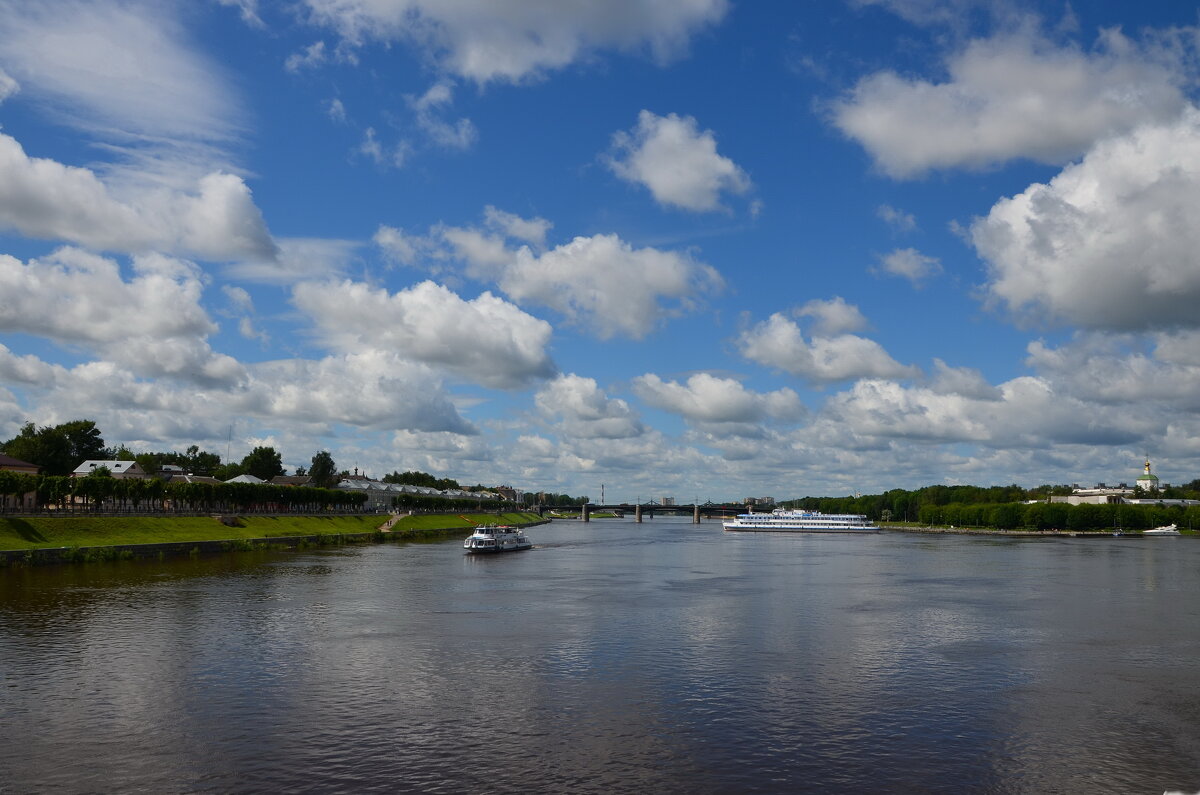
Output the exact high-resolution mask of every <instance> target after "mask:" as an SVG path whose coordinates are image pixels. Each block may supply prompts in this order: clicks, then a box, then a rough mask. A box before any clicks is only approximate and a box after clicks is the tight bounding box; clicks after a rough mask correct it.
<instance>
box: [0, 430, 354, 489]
mask: <svg viewBox="0 0 1200 795" xmlns="http://www.w3.org/2000/svg"><path fill="white" fill-rule="evenodd" d="M0 450H2V451H3V452H4V453H6V454H8V455H10V456H12V457H13V458H17V459H20V460H22V461H28V462H29V463H31V464H37V465H38V466H39V467H40V468H41V474H43V475H51V476H62V475H70V474H71V473H72V472H74V471H75V469H76V468H77V467H78V466H79V465H80V464H82V463H83V462H84V461H136V462H137V464H138V466H140V467H141V468H142V470H143V471H145V472H146V473H147V474H150V475H156V474H158V473H159V472H161V471H162V470H163V467H165V466H167V465H172V466H177V467H179V468H181V469H183V470H184V471H185V472H187V473H189V474H193V475H207V476H211V477H213V478H216V479H217V480H222V481H224V480H232V479H233V478H236V477H237V476H239V475H253V476H254V477H256V478H258V479H259V480H267V481H269V480H271V479H272V478H274V477H276V476H277V475H283V474H286V472H287V470H286V469H285V468H284V466H283V456H282V455H280V453H279V451H277V450H276V449H275V448H273V447H255V448H254V449H253V450H251V451H250V452H249V453H247V454H246V456H245V457H243V458H242V460H241V461H238V462H229V463H222V461H221V456H219V455H217V454H216V453H210V452H208V451H206V450H201V449H200V448H199V447H198V446H197V445H192V446H190V447H188V448H187V450H186V451H184V452H182V453H180V452H176V451H170V452H165V453H152V452H151V453H134V452H133V451H132V450H130V449H129V448H127V447H125V446H124V445H120V446H118V447H114V448H110V447H107V446H106V445H105V444H104V437H103V436H101V434H100V429H99V428H97V427H96V423H95V422H94V421H92V420H73V421H71V422H64V423H62V424H61V425H44V426H42V427H38V426H36V425H34V424H33V423H32V422H29V423H26V424H25V425H24V426H23V427H22V428H21V430H20V432H18V433H17V435H16V436H14V437H13V438H12V439H9V440H7V441H5V442H3V443H0ZM296 474H298V475H305V474H307V475H308V476H309V478H310V479H311V481H312V483H313V485H315V486H317V487H318V488H329V487H332V486H334V485H336V484H337V482H338V479H339V477H340V476H342V475H345V474H349V473H346V472H338V469H337V464H335V463H334V460H333V456H332V455H330V454H329V451H328V450H321V451H319V452H317V453H316V454H315V455H314V456H313V457H312V461H311V466H310V467H308V468H305V467H300V468H299V469H298V470H297V472H296Z"/></svg>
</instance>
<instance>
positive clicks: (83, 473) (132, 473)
mask: <svg viewBox="0 0 1200 795" xmlns="http://www.w3.org/2000/svg"><path fill="white" fill-rule="evenodd" d="M101 467H103V468H105V469H107V470H108V474H110V475H112V476H113V477H114V478H117V479H118V480H124V479H126V478H132V479H137V480H144V479H145V478H147V477H148V475H147V474H146V470H144V469H142V468H141V467H140V466H138V462H137V461H84V462H83V463H82V464H80V465H79V466H77V467H76V468H75V471H74V472H72V473H71V477H73V478H86V477H87V476H88V475H90V474H92V473H93V472H95V471H96V470H97V469H99V468H101Z"/></svg>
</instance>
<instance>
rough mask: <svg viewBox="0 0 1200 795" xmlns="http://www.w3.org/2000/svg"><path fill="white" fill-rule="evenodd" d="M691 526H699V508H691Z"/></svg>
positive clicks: (696, 506) (697, 506) (695, 506)
mask: <svg viewBox="0 0 1200 795" xmlns="http://www.w3.org/2000/svg"><path fill="white" fill-rule="evenodd" d="M692 524H700V506H699V505H693V506H692Z"/></svg>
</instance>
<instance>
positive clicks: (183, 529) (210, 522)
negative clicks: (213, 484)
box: [0, 513, 538, 550]
mask: <svg viewBox="0 0 1200 795" xmlns="http://www.w3.org/2000/svg"><path fill="white" fill-rule="evenodd" d="M387 518H388V517H387V516H384V515H379V514H374V515H366V516H239V517H237V518H236V519H235V520H234V526H230V525H227V524H222V523H221V522H220V521H218V520H216V519H214V518H212V517H207V516H199V517H197V516H186V517H185V516H152V517H151V516H130V517H115V516H96V517H90V516H65V517H58V516H37V517H0V550H20V549H44V548H51V547H98V546H114V545H119V544H162V543H170V542H181V541H235V540H244V539H253V538H275V537H279V536H309V535H340V534H344V533H371V532H374V531H375V530H377V529H378V528H379V527H380V526H382V525H383V523H384V521H385V520H386V519H387ZM537 518H538V517H537V515H536V514H521V513H511V514H504V515H502V516H497V515H496V514H461V515H459V514H456V515H449V514H440V515H420V516H409V517H405V518H403V519H401V520H400V521H398V522H397V523H396V524H395V525H394V526H393V527H392V529H391V533H392V534H393V535H394V536H399V537H404V536H406V535H423V534H425V533H428V532H432V531H437V530H464V531H465V530H466V529H468V528H470V527H473V526H474V525H476V524H486V523H491V522H494V523H498V524H524V523H529V522H533V521H537Z"/></svg>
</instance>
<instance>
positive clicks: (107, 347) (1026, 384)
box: [0, 0, 1200, 500]
mask: <svg viewBox="0 0 1200 795" xmlns="http://www.w3.org/2000/svg"><path fill="white" fill-rule="evenodd" d="M1198 34H1200V29H1198V28H1197V13H1196V10H1195V9H1194V8H1188V7H1186V6H1184V5H1181V4H1172V3H1153V4H1148V7H1143V5H1139V6H1137V7H1136V8H1135V7H1134V4H1128V3H1089V4H1086V7H1083V6H1081V7H1074V6H1071V5H1065V4H1045V3H1020V2H1011V3H1008V2H1005V3H998V2H993V3H981V2H971V0H815V1H814V2H809V3H783V2H756V3H749V2H733V1H732V0H620V1H619V2H616V1H615V0H580V1H579V2H574V3H562V2H550V1H549V0H540V1H537V0H510V1H509V2H492V1H491V0H437V1H436V2H435V0H337V1H336V2H335V0H298V1H297V2H283V1H282V0H211V1H208V2H204V1H202V2H192V3H170V2H159V1H158V0H126V1H124V2H116V1H115V0H114V1H109V2H99V1H92V2H88V1H87V0H45V2H38V3H32V2H25V1H23V0H0V346H2V347H0V434H2V435H3V436H4V437H5V438H7V437H9V436H12V435H13V434H14V433H16V431H17V430H18V429H19V428H20V426H21V425H22V424H23V423H25V422H27V421H34V422H36V423H38V424H52V423H59V422H64V421H67V420H71V419H76V418H81V417H87V418H91V419H94V420H96V421H97V422H98V424H99V425H100V428H101V429H102V431H103V432H104V435H105V439H106V441H108V442H109V443H110V444H119V443H123V444H126V445H127V446H129V447H131V448H133V449H135V450H155V451H158V450H166V449H180V450H181V449H184V448H186V447H187V446H188V445H191V444H199V445H200V446H201V447H202V448H204V449H209V450H212V451H214V452H218V453H220V454H222V455H225V454H226V452H227V451H228V453H229V457H230V458H233V459H235V460H236V459H240V457H241V456H243V455H245V453H246V452H248V451H249V450H250V449H251V448H252V447H254V446H256V445H261V444H269V445H273V446H275V447H276V448H277V449H279V450H280V451H281V452H282V453H283V456H284V461H285V463H286V464H287V465H288V466H289V468H294V467H296V466H298V465H307V464H308V462H309V459H310V458H311V457H312V455H313V453H315V452H316V451H318V450H321V449H328V450H330V451H331V452H332V454H333V456H334V459H335V461H336V462H337V463H338V464H339V466H341V467H344V468H352V467H355V466H357V467H359V468H361V469H364V470H365V471H367V472H368V473H370V474H374V475H382V474H385V473H387V472H390V471H392V470H394V469H398V470H407V469H421V470H424V471H428V472H434V473H437V474H439V475H443V476H449V477H454V478H457V479H459V480H462V481H464V482H468V483H471V484H474V483H476V482H482V483H484V484H486V485H498V484H510V485H514V486H517V487H519V488H524V489H528V490H543V489H544V490H549V491H557V492H569V493H572V494H588V495H590V496H592V497H594V498H596V497H598V496H599V494H600V488H601V484H604V486H605V495H606V497H608V498H610V499H633V498H635V497H642V498H648V497H659V496H675V497H678V498H681V499H691V498H693V497H699V498H700V499H702V500H703V499H714V500H716V499H731V498H741V497H746V496H764V495H770V496H774V497H776V498H787V497H796V496H803V495H806V494H814V495H825V494H830V495H836V494H848V493H852V492H872V491H878V490H883V489H887V488H893V487H916V486H920V485H926V484H930V483H975V484H981V485H987V484H997V483H1012V482H1016V483H1019V484H1022V485H1027V486H1032V485H1037V484H1041V483H1073V482H1081V483H1082V482H1091V481H1097V480H1103V481H1109V482H1115V481H1119V480H1128V481H1132V479H1133V477H1135V475H1136V474H1137V472H1138V471H1139V470H1140V465H1141V458H1142V456H1143V455H1146V454H1149V455H1150V456H1151V457H1152V459H1153V460H1154V462H1155V468H1156V471H1157V472H1158V474H1159V475H1160V476H1161V477H1162V478H1163V480H1164V481H1167V482H1185V481H1189V480H1192V479H1193V478H1196V477H1198V476H1200V416H1198V413H1197V412H1198V411H1200V398H1198V397H1197V395H1200V314H1197V312H1196V309H1195V307H1196V306H1197V305H1198V301H1200V260H1198V259H1197V256H1198V255H1197V253H1196V252H1197V251H1200V240H1198V239H1197V236H1198V235H1200V232H1197V230H1200V217H1198V216H1200V201H1197V199H1198V198H1200V110H1198V109H1197V108H1196V106H1195V98H1196V88H1197V82H1196V81H1197V76H1198V70H1197V65H1198V63H1200V62H1198V60H1197V43H1198V41H1200V38H1198Z"/></svg>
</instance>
